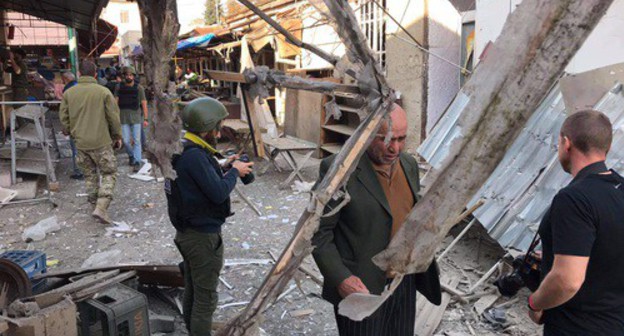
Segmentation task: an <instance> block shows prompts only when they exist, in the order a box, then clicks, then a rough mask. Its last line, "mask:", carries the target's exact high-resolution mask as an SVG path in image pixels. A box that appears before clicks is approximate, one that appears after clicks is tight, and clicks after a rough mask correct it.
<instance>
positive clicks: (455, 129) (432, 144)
mask: <svg viewBox="0 0 624 336" xmlns="http://www.w3.org/2000/svg"><path fill="white" fill-rule="evenodd" d="M469 101H470V98H469V97H468V96H466V95H465V94H464V93H463V92H461V91H460V92H459V93H458V94H457V96H456V97H455V99H454V100H453V102H452V103H451V105H450V106H449V108H448V109H447V110H446V112H445V113H444V115H443V116H442V118H440V120H439V121H438V124H437V125H436V126H435V127H434V128H433V130H432V131H431V134H430V135H429V136H428V137H427V138H426V139H425V141H424V142H423V143H422V144H421V145H420V147H419V148H418V153H419V154H420V155H421V156H422V157H423V158H424V159H425V160H427V162H428V163H429V164H430V165H431V167H433V168H434V169H436V168H439V167H440V164H441V163H442V160H444V159H445V158H446V157H447V156H448V153H449V148H450V146H451V144H452V142H453V140H454V139H457V138H459V137H460V136H461V135H462V133H461V125H459V123H458V120H459V116H460V115H461V113H462V112H463V111H464V108H466V105H468V102H469Z"/></svg>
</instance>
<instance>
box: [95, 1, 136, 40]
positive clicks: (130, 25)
mask: <svg viewBox="0 0 624 336" xmlns="http://www.w3.org/2000/svg"><path fill="white" fill-rule="evenodd" d="M122 11H128V22H127V23H121V12H122ZM100 18H102V19H104V20H106V21H108V22H110V23H112V24H114V25H115V26H117V29H118V35H117V36H118V37H120V36H122V35H123V34H125V33H126V32H128V31H130V30H138V31H141V16H140V14H139V6H138V4H137V3H136V2H127V1H125V0H124V1H109V2H108V5H107V6H106V8H104V9H103V10H102V14H100Z"/></svg>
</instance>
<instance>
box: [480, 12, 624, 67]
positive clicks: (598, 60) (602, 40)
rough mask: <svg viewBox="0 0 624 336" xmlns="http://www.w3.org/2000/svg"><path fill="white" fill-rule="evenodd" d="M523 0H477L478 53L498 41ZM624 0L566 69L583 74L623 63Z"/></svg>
mask: <svg viewBox="0 0 624 336" xmlns="http://www.w3.org/2000/svg"><path fill="white" fill-rule="evenodd" d="M520 2H521V0H477V3H476V6H477V9H476V36H475V56H477V57H478V56H479V55H481V53H482V52H483V49H484V48H485V46H486V45H487V43H488V42H489V41H492V42H493V41H495V40H496V38H497V37H498V36H499V35H500V32H501V31H502V29H503V25H504V24H505V20H506V19H507V16H508V15H509V13H511V12H512V11H513V10H514V9H515V8H516V6H517V5H518V4H519V3H520ZM623 31H624V0H615V1H614V2H613V4H612V5H611V7H610V8H609V10H608V11H607V13H606V14H605V16H604V17H603V18H602V19H601V20H600V22H599V23H598V25H597V26H596V28H595V29H594V31H592V32H591V34H590V35H589V37H588V38H587V40H586V41H585V43H584V44H583V45H582V46H581V48H580V49H579V51H578V52H577V53H576V55H575V56H574V58H573V59H572V60H571V61H570V64H568V66H567V68H566V72H568V73H572V74H575V73H580V72H585V71H589V70H593V69H597V68H601V67H604V66H607V65H612V64H617V63H621V62H624V39H622V32H623Z"/></svg>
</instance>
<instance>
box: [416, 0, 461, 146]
mask: <svg viewBox="0 0 624 336" xmlns="http://www.w3.org/2000/svg"><path fill="white" fill-rule="evenodd" d="M428 12H429V15H428V19H429V20H428V22H429V51H430V52H431V53H432V54H435V55H438V56H440V57H441V58H444V60H447V61H448V62H446V61H444V60H442V59H441V58H438V57H435V56H432V55H429V62H428V63H429V67H428V69H427V70H428V76H427V80H428V84H427V92H428V95H427V97H428V98H427V121H426V122H427V123H426V125H425V129H426V132H427V134H429V132H430V131H431V129H432V128H433V126H435V124H436V122H437V121H438V120H439V119H440V117H441V116H442V115H443V114H444V111H446V108H447V107H448V106H449V104H450V103H451V101H452V100H453V98H455V95H457V92H458V91H459V87H460V84H459V82H460V70H459V68H458V67H457V66H454V65H452V64H450V63H449V62H451V63H454V64H459V63H460V62H461V29H462V17H461V15H460V14H459V13H458V12H457V10H456V9H455V7H454V6H453V5H452V4H451V3H450V2H448V1H446V0H439V1H430V2H429V11H428Z"/></svg>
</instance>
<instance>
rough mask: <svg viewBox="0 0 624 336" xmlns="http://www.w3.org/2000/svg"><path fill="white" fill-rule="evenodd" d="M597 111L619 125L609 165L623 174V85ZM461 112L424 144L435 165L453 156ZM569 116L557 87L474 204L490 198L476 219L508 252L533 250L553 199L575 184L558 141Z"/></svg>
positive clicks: (450, 117) (452, 112)
mask: <svg viewBox="0 0 624 336" xmlns="http://www.w3.org/2000/svg"><path fill="white" fill-rule="evenodd" d="M595 108H596V109H597V110H599V111H602V112H604V113H605V114H606V115H607V116H609V118H610V119H611V121H612V122H613V124H614V139H613V146H612V151H611V153H610V154H609V157H608V160H607V165H608V166H609V167H613V168H614V169H615V170H617V171H624V96H623V95H622V92H621V86H617V87H616V88H614V89H613V90H612V91H611V92H609V93H607V94H606V95H605V96H604V97H603V98H602V99H601V100H600V102H598V103H597V104H596V106H595ZM462 109H463V108H462ZM456 113H457V111H452V110H450V109H449V114H450V115H449V118H448V120H444V121H447V124H442V123H441V124H440V125H439V126H440V127H437V128H436V129H435V130H434V132H433V133H432V136H431V138H430V139H431V142H429V143H428V142H425V143H423V145H422V146H421V149H419V152H420V153H421V155H423V157H425V159H427V160H432V162H430V164H431V165H432V166H433V167H436V164H439V163H440V162H442V160H444V159H445V154H448V151H446V152H445V151H444V148H445V143H444V142H445V141H447V142H449V143H450V141H452V140H453V139H455V138H456V137H457V136H458V134H459V133H458V132H457V131H456V130H457V129H458V128H459V126H458V125H455V123H456V121H457V120H458V117H459V115H458V114H456ZM565 117H566V113H565V106H564V103H563V97H562V94H561V90H560V89H559V87H558V86H555V87H554V88H553V89H552V90H551V92H550V93H549V94H548V96H547V97H546V99H544V101H543V102H542V103H541V104H540V106H539V108H538V110H537V111H536V112H535V113H534V114H533V115H532V116H531V118H530V119H529V121H528V122H527V124H526V126H525V128H524V129H523V130H522V132H521V133H520V135H519V136H518V138H517V139H516V141H515V142H514V143H513V144H512V146H511V147H510V148H509V150H508V151H507V153H506V154H505V156H504V158H503V160H502V161H501V163H500V164H499V165H498V167H497V168H496V169H495V170H494V172H493V173H492V175H491V176H490V178H489V179H488V180H487V181H486V183H485V184H484V185H483V187H482V188H481V189H480V190H479V191H478V192H477V193H476V194H475V196H474V197H473V199H472V200H471V202H470V204H469V205H472V204H474V203H475V202H476V201H477V200H479V199H481V198H483V199H485V204H484V205H483V206H482V207H481V208H479V209H478V210H477V211H476V212H475V213H474V215H475V217H476V218H477V219H478V220H479V222H480V223H481V224H482V225H483V226H484V227H485V228H486V229H487V231H488V233H489V234H490V236H492V238H494V239H496V240H497V241H498V242H499V243H500V245H501V246H502V247H504V248H506V249H517V250H526V249H527V248H528V246H529V244H530V242H531V239H532V238H533V235H534V234H535V231H536V230H537V228H538V226H539V222H540V220H541V218H542V216H543V215H544V213H545V212H546V210H547V208H548V207H549V206H550V203H551V201H552V198H553V197H554V196H555V194H556V193H557V192H558V191H559V189H561V188H562V187H564V186H565V185H566V184H568V183H569V181H570V180H571V177H570V175H568V174H566V173H565V172H564V171H563V170H562V169H561V167H560V165H559V161H558V159H557V140H558V135H559V130H560V128H561V125H562V123H563V121H564V120H565ZM450 120H453V121H454V122H453V123H451V122H450ZM438 132H439V133H441V134H438ZM446 146H448V145H446Z"/></svg>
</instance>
